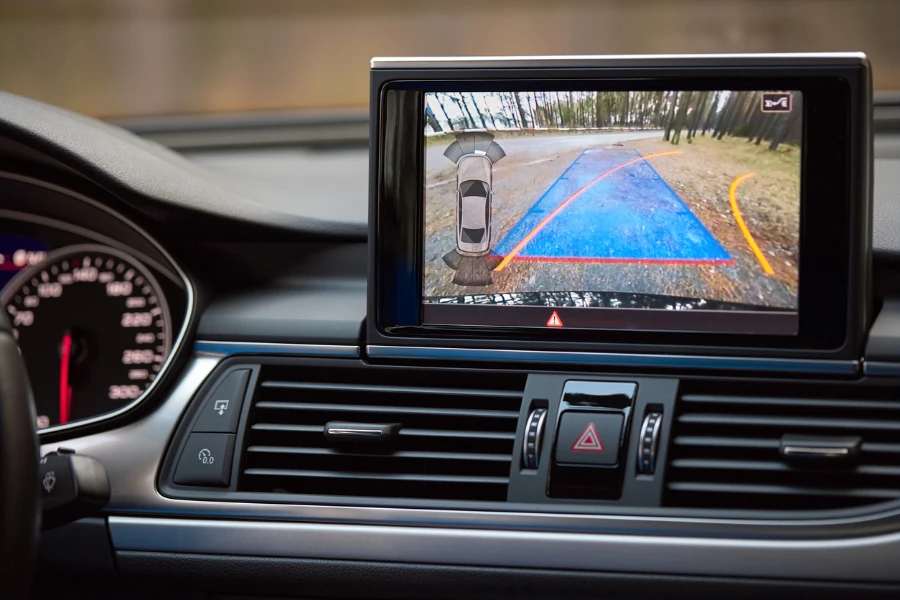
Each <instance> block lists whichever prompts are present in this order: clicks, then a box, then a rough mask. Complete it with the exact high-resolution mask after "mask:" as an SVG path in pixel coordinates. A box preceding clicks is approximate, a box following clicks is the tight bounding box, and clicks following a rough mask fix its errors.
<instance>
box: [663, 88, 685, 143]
mask: <svg viewBox="0 0 900 600" xmlns="http://www.w3.org/2000/svg"><path fill="white" fill-rule="evenodd" d="M680 94H681V92H672V93H671V94H670V98H669V102H671V103H672V106H671V107H670V108H669V110H668V113H667V114H666V122H665V129H666V132H665V134H664V135H663V141H664V142H668V141H669V139H670V136H671V135H672V127H673V126H674V125H675V105H676V104H678V96H679V95H680Z"/></svg>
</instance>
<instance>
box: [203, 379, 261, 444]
mask: <svg viewBox="0 0 900 600" xmlns="http://www.w3.org/2000/svg"><path fill="white" fill-rule="evenodd" d="M249 380H250V369H235V370H233V371H229V372H228V373H226V374H225V376H224V377H222V378H221V379H220V380H219V382H218V383H217V384H216V385H215V387H213V390H212V392H211V393H210V394H209V395H208V396H207V397H206V400H204V402H203V407H202V408H201V409H200V414H199V415H198V416H197V421H196V422H195V423H194V428H193V429H192V431H195V432H197V433H236V432H237V426H238V420H239V419H240V416H241V406H243V404H244V394H245V393H246V392H247V382H248V381H249Z"/></svg>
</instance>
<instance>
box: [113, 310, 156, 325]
mask: <svg viewBox="0 0 900 600" xmlns="http://www.w3.org/2000/svg"><path fill="white" fill-rule="evenodd" d="M121 323H122V327H150V325H152V324H153V315H151V314H150V313H148V312H127V313H122V321H121Z"/></svg>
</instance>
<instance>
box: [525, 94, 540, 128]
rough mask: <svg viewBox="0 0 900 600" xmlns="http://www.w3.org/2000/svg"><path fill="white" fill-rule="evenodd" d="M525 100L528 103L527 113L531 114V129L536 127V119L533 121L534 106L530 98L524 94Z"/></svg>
mask: <svg viewBox="0 0 900 600" xmlns="http://www.w3.org/2000/svg"><path fill="white" fill-rule="evenodd" d="M525 100H526V101H527V102H528V112H529V113H531V127H532V128H534V127H537V126H538V124H537V119H535V114H534V106H533V105H532V104H531V96H529V95H528V94H525Z"/></svg>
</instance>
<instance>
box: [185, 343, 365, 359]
mask: <svg viewBox="0 0 900 600" xmlns="http://www.w3.org/2000/svg"><path fill="white" fill-rule="evenodd" d="M194 352H196V353H197V354H202V355H207V356H234V355H237V354H285V355H291V356H322V357H341V358H357V357H358V356H359V347H358V346H342V345H337V344H278V343H268V342H215V341H206V340H197V341H196V342H194Z"/></svg>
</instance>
